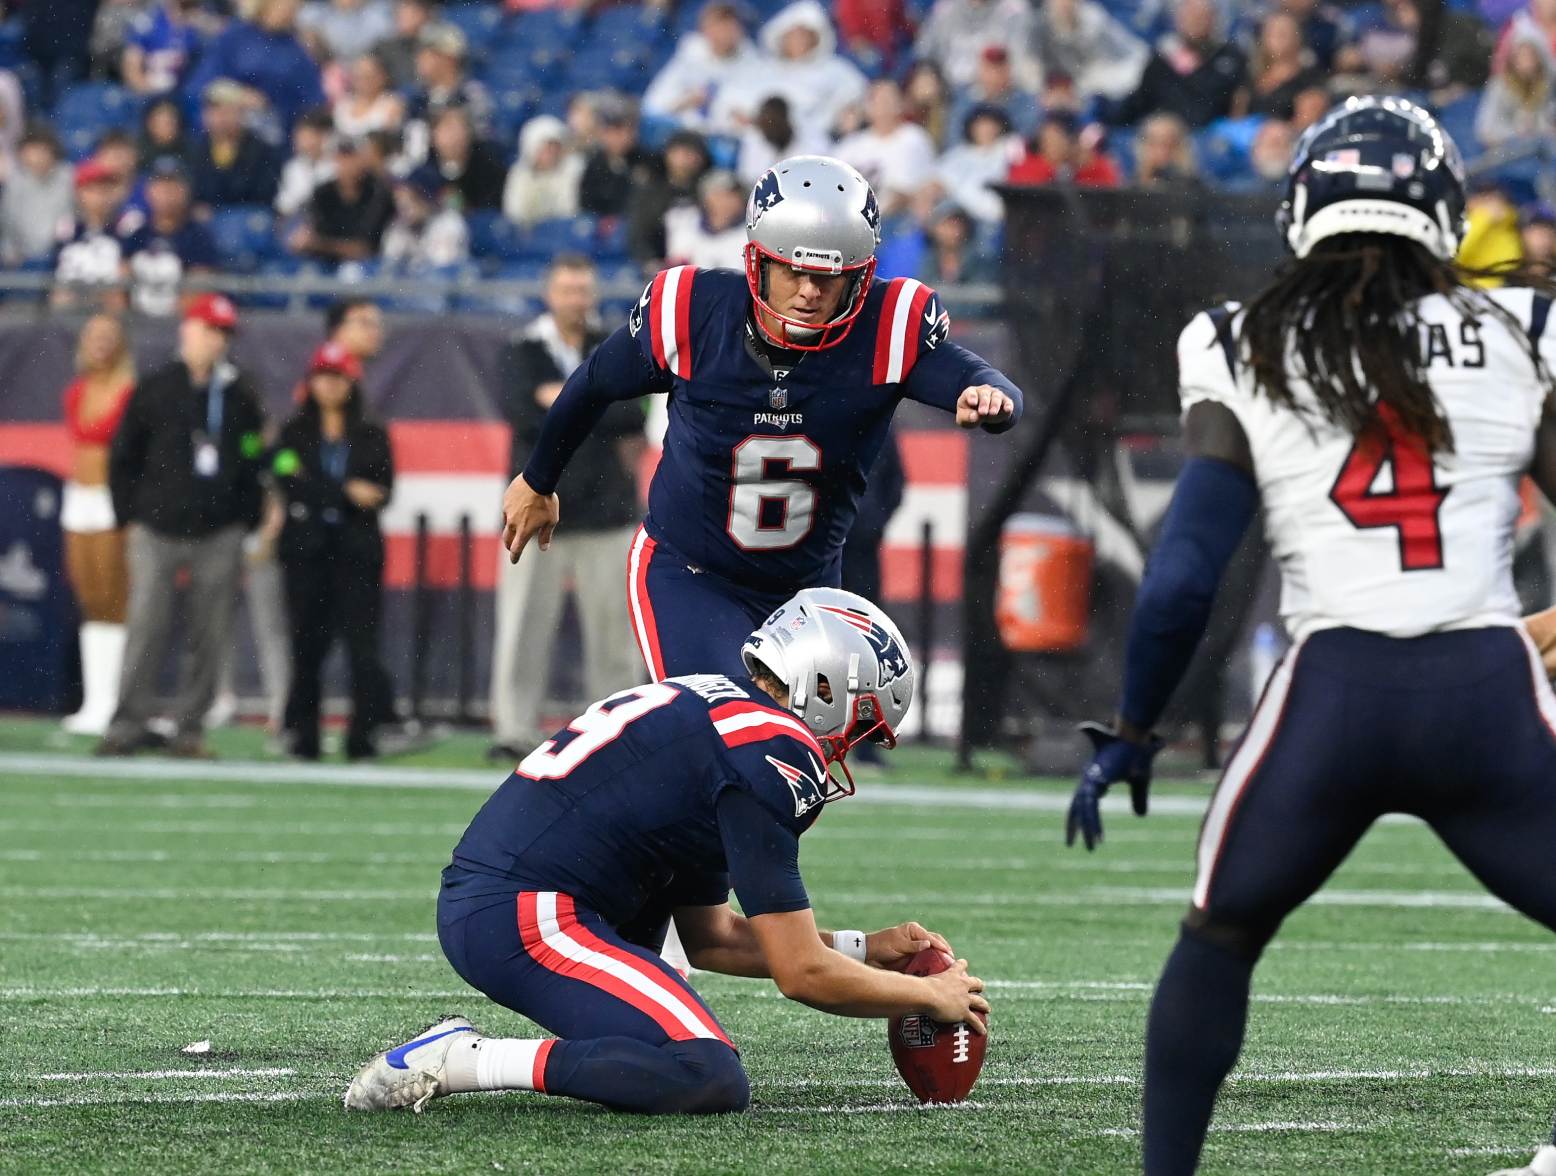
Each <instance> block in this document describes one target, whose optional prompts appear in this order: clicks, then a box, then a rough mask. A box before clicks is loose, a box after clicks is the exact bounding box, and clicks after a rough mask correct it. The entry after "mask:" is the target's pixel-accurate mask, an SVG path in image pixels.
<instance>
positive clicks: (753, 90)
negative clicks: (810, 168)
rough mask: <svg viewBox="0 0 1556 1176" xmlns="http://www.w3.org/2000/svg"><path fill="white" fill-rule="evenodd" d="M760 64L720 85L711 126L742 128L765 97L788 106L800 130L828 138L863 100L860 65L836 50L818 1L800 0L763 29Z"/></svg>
mask: <svg viewBox="0 0 1556 1176" xmlns="http://www.w3.org/2000/svg"><path fill="white" fill-rule="evenodd" d="M761 44H762V53H763V57H762V60H761V61H760V62H759V63H758V64H757V66H756V67H755V68H753V69H750V70H746V71H743V77H742V79H741V80H740V81H738V82H731V84H729V85H726V86H724V87H722V88H721V89H720V90H719V93H718V96H717V97H716V98H715V99H714V103H713V115H712V124H713V125H714V126H715V127H720V128H725V127H739V126H743V125H745V124H746V123H748V122H750V121H751V119H752V117H753V116H754V115H755V114H756V109H757V107H759V106H760V105H761V104H762V102H763V100H764V99H767V98H770V97H773V96H774V95H777V96H778V97H780V98H783V99H784V100H785V101H786V102H788V104H789V117H790V119H791V121H792V122H793V123H794V125H795V126H796V127H800V128H803V129H805V130H807V131H814V132H816V133H818V134H829V133H830V132H831V130H832V128H833V126H834V125H835V124H836V123H837V121H838V117H839V116H840V115H841V114H842V113H843V112H844V111H845V110H847V109H848V108H849V107H851V106H853V105H854V104H855V103H857V102H858V101H859V100H860V99H862V98H863V97H864V92H865V88H866V85H867V83H866V81H865V76H864V74H862V73H860V72H859V67H858V66H856V65H854V64H853V62H851V61H849V60H848V59H847V58H845V57H842V56H841V55H840V54H839V53H838V51H837V34H836V33H834V32H833V30H832V22H831V21H830V20H828V19H827V13H826V10H825V9H824V8H822V6H821V5H820V4H819V3H817V0H796V2H795V3H793V4H790V5H788V6H787V7H786V8H783V9H781V10H780V11H779V12H778V13H777V15H775V16H774V17H773V18H772V19H771V20H770V21H768V22H767V24H765V25H764V26H763V27H762V36H761Z"/></svg>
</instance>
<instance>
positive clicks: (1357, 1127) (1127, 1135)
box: [1080, 1119, 1370, 1139]
mask: <svg viewBox="0 0 1556 1176" xmlns="http://www.w3.org/2000/svg"><path fill="white" fill-rule="evenodd" d="M1210 1130H1211V1131H1212V1132H1213V1133H1216V1134H1225V1135H1243V1134H1259V1133H1263V1132H1267V1131H1276V1132H1287V1131H1291V1132H1311V1131H1367V1130H1370V1128H1368V1127H1366V1126H1363V1125H1361V1124H1359V1123H1336V1122H1334V1121H1333V1120H1331V1119H1320V1120H1317V1121H1315V1122H1289V1121H1279V1122H1274V1123H1212V1124H1211V1125H1210ZM1080 1134H1081V1135H1082V1136H1083V1137H1085V1138H1089V1139H1106V1138H1124V1139H1134V1138H1136V1137H1138V1136H1139V1134H1140V1128H1138V1127H1106V1128H1104V1129H1103V1130H1101V1131H1083V1132H1081V1133H1080Z"/></svg>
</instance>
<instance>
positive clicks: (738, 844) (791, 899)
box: [716, 788, 810, 918]
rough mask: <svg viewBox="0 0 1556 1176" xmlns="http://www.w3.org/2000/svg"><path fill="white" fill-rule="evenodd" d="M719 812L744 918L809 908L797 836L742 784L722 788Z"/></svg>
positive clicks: (730, 872) (720, 825)
mask: <svg viewBox="0 0 1556 1176" xmlns="http://www.w3.org/2000/svg"><path fill="white" fill-rule="evenodd" d="M716 811H717V814H718V822H719V838H720V840H722V841H723V843H724V857H725V860H726V861H728V863H729V878H730V881H731V883H732V884H733V886H734V889H735V896H736V897H737V898H739V899H740V909H741V910H742V911H743V912H744V913H745V915H746V917H747V918H751V917H752V916H753V915H773V914H782V913H785V912H788V911H803V910H805V909H807V908H808V907H809V906H810V896H809V895H808V894H806V893H805V883H804V881H803V880H802V879H801V878H800V836H799V834H798V833H796V832H795V831H794V829H793V828H792V827H791V826H790V825H789V824H788V823H786V822H785V821H784V820H783V819H782V818H781V817H779V816H778V815H777V814H776V813H774V812H773V811H772V810H771V809H769V808H768V807H767V806H766V805H765V804H763V803H762V802H761V801H760V800H758V799H757V798H756V797H755V796H753V795H752V794H751V793H749V792H746V791H744V790H743V789H740V788H726V789H724V791H723V792H721V793H720V794H719V799H718V805H717V810H716Z"/></svg>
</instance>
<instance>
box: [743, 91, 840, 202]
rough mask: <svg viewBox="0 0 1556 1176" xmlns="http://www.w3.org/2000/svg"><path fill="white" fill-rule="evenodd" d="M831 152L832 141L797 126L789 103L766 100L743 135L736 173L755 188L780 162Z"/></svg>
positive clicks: (780, 99)
mask: <svg viewBox="0 0 1556 1176" xmlns="http://www.w3.org/2000/svg"><path fill="white" fill-rule="evenodd" d="M831 149H832V141H831V140H830V139H828V138H827V137H826V136H825V135H820V134H815V133H810V134H807V133H805V131H804V130H803V129H802V128H800V127H796V126H795V125H794V123H793V122H792V121H791V120H790V118H789V104H788V102H786V101H785V100H784V99H782V98H779V97H777V96H774V97H772V98H766V99H764V100H763V101H762V104H761V105H760V106H758V107H757V108H756V117H755V118H753V119H752V120H751V125H750V126H748V127H747V128H746V129H745V131H744V133H742V134H741V136H740V152H739V155H738V156H737V162H736V164H735V172H736V174H737V175H738V176H739V177H740V179H741V181H742V182H744V183H745V184H747V185H751V184H755V183H756V182H757V180H759V179H761V178H762V174H763V173H764V172H766V171H767V169H768V168H770V167H772V166H773V164H775V163H777V162H778V161H779V160H780V159H787V158H789V156H791V155H825V154H826V153H827V152H828V151H830V150H831Z"/></svg>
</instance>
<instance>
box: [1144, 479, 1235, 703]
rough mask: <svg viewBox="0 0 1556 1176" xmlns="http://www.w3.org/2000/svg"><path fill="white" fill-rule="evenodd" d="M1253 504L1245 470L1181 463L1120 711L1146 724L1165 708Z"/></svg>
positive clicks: (1149, 572)
mask: <svg viewBox="0 0 1556 1176" xmlns="http://www.w3.org/2000/svg"><path fill="white" fill-rule="evenodd" d="M1258 508H1259V488H1258V486H1257V485H1256V484H1255V482H1254V480H1253V477H1252V476H1251V475H1250V474H1249V473H1248V472H1247V471H1245V470H1241V469H1238V468H1237V467H1236V466H1234V465H1232V464H1230V463H1228V462H1224V461H1219V460H1217V459H1215V458H1209V457H1196V458H1193V459H1192V460H1190V461H1189V462H1188V463H1187V464H1186V465H1185V466H1184V467H1183V473H1182V474H1181V475H1180V476H1179V478H1178V486H1177V489H1176V490H1174V491H1173V496H1172V504H1171V505H1170V506H1169V507H1168V508H1167V519H1166V522H1165V524H1164V525H1163V527H1162V535H1161V538H1160V539H1159V540H1158V541H1157V544H1156V550H1155V551H1154V552H1153V553H1152V555H1151V559H1150V562H1149V563H1148V564H1147V565H1146V569H1145V577H1144V578H1143V579H1142V580H1141V581H1140V594H1139V596H1138V597H1137V598H1136V600H1135V613H1134V617H1133V619H1132V620H1131V621H1130V624H1129V644H1128V646H1127V647H1126V649H1125V653H1124V700H1123V703H1122V704H1121V705H1120V707H1119V714H1120V716H1122V717H1123V718H1124V719H1125V720H1126V721H1128V722H1130V723H1133V724H1134V725H1135V726H1137V727H1139V728H1140V729H1141V730H1144V731H1149V730H1150V729H1151V728H1152V727H1153V726H1154V725H1155V723H1156V720H1157V719H1159V718H1160V717H1161V714H1162V711H1164V710H1165V709H1166V708H1167V702H1168V700H1169V699H1170V698H1171V697H1172V692H1173V691H1174V690H1176V689H1177V687H1178V683H1179V682H1181V681H1182V680H1183V675H1184V673H1185V671H1187V669H1188V667H1189V660H1190V658H1192V657H1193V656H1194V650H1195V647H1196V646H1198V645H1199V642H1200V638H1201V637H1203V636H1204V635H1205V626H1206V625H1207V624H1209V622H1210V606H1211V605H1212V604H1213V603H1214V602H1215V598H1216V588H1217V587H1218V586H1219V585H1220V583H1221V577H1222V575H1223V574H1224V573H1225V572H1226V566H1227V564H1228V563H1229V562H1231V559H1232V553H1233V552H1234V551H1236V550H1237V545H1238V544H1239V543H1240V542H1242V538H1243V532H1245V531H1246V530H1247V529H1248V524H1249V523H1251V522H1252V521H1253V518H1254V515H1255V514H1256V513H1257V512H1258Z"/></svg>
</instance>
